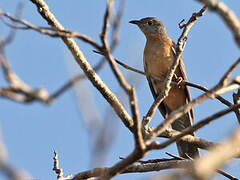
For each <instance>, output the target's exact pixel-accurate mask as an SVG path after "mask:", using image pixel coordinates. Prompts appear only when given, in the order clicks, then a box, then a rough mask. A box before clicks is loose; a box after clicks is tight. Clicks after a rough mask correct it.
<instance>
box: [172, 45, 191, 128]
mask: <svg viewBox="0 0 240 180" xmlns="http://www.w3.org/2000/svg"><path fill="white" fill-rule="evenodd" d="M172 43H173V48H174V50H175V49H176V44H175V43H174V42H173V41H172ZM174 50H173V53H174V54H176V52H175V51H174ZM178 67H179V69H180V73H181V76H182V78H183V80H185V81H187V74H186V71H185V66H184V63H183V60H182V57H181V58H180V61H179V65H178ZM185 93H186V97H187V102H190V101H191V100H192V98H191V94H190V91H189V88H188V87H187V86H186V87H185ZM190 115H191V118H192V123H193V124H194V115H193V109H190Z"/></svg>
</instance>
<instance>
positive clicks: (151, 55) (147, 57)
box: [144, 41, 174, 78]
mask: <svg viewBox="0 0 240 180" xmlns="http://www.w3.org/2000/svg"><path fill="white" fill-rule="evenodd" d="M173 59H174V56H173V52H172V49H171V44H170V43H166V42H162V43H160V42H152V41H147V43H146V46H145V49H144V67H145V72H146V73H147V74H152V75H155V76H159V77H162V78H164V77H165V76H164V75H166V74H167V72H168V69H169V67H170V66H171V64H172V63H173Z"/></svg>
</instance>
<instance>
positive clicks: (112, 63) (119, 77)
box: [101, 0, 131, 94]
mask: <svg viewBox="0 0 240 180" xmlns="http://www.w3.org/2000/svg"><path fill="white" fill-rule="evenodd" d="M107 2H108V4H107V9H106V12H105V15H104V25H103V28H102V33H101V41H102V44H103V53H104V55H105V57H106V58H107V59H108V61H109V64H110V67H111V69H112V71H113V73H114V75H115V77H116V78H117V80H118V82H119V84H120V85H121V87H122V88H123V89H124V90H125V92H126V93H127V94H129V93H130V90H131V86H130V85H129V84H128V83H127V81H126V80H125V78H124V76H123V75H122V73H121V71H120V70H119V68H118V67H117V63H116V62H115V59H114V57H113V56H112V54H111V52H110V48H109V45H108V41H107V30H108V26H109V15H110V12H111V9H112V3H113V0H108V1H107Z"/></svg>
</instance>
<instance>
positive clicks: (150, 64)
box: [129, 17, 199, 158]
mask: <svg viewBox="0 0 240 180" xmlns="http://www.w3.org/2000/svg"><path fill="white" fill-rule="evenodd" d="M129 23H132V24H136V25H137V26H138V27H139V28H140V29H141V31H142V32H143V33H144V35H145V36H146V39H147V42H146V46H145V49H144V70H145V73H146V77H147V80H148V83H149V86H150V89H151V91H152V94H153V97H154V98H157V96H158V94H159V93H160V92H161V90H162V88H163V82H162V81H159V80H156V79H153V78H152V77H151V75H154V76H156V77H158V78H160V79H162V80H164V79H165V78H166V75H167V72H168V69H169V68H170V66H171V65H172V63H173V61H174V59H175V51H174V50H175V48H176V45H175V43H174V42H173V41H172V40H171V39H170V38H169V37H168V34H167V32H166V29H165V27H164V25H163V23H162V22H161V21H159V20H158V19H156V18H153V17H147V18H143V19H141V20H133V21H130V22H129ZM175 77H177V79H179V80H180V79H182V80H187V76H186V71H185V67H184V64H183V60H182V57H181V59H180V62H179V65H178V67H177V69H176V71H175ZM190 100H191V97H190V92H189V89H188V88H187V87H185V86H174V85H172V86H171V90H170V91H169V94H168V96H167V97H166V98H165V100H164V101H163V102H162V103H161V104H160V105H159V110H160V112H161V114H162V115H163V117H164V118H167V116H168V114H170V113H171V112H172V111H174V110H176V109H178V108H179V107H181V106H183V105H185V104H186V102H187V101H190ZM191 118H192V119H193V111H192V110H191ZM171 126H172V128H173V129H174V130H177V131H182V130H184V129H185V128H187V127H189V126H191V120H190V115H189V113H186V114H185V115H183V116H182V117H181V118H178V119H177V120H176V121H175V122H173V123H172V124H171ZM177 148H178V152H179V155H180V156H181V157H184V158H188V156H189V157H191V158H194V157H197V156H199V151H198V149H197V147H195V146H194V145H191V144H189V143H187V142H183V141H177Z"/></svg>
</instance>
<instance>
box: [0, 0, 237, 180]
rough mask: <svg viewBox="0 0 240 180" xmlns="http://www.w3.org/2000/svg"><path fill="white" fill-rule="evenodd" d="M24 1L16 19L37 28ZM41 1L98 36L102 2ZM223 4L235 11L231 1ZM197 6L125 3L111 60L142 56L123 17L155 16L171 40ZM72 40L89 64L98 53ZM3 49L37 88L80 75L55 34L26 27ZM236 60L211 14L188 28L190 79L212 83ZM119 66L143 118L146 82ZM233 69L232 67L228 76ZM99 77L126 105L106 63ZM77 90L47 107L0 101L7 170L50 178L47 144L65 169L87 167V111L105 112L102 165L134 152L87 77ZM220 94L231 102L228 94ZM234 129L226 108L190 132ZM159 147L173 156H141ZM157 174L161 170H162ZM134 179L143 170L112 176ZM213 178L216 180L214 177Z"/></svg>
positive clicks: (215, 105) (134, 61)
mask: <svg viewBox="0 0 240 180" xmlns="http://www.w3.org/2000/svg"><path fill="white" fill-rule="evenodd" d="M18 2H19V1H8V0H3V1H1V3H0V6H1V8H2V10H3V11H4V12H9V13H11V14H14V12H15V8H16V5H17V3H18ZM23 2H24V5H25V6H24V13H23V17H22V18H24V19H25V20H27V21H29V22H31V23H33V24H35V25H37V26H47V24H46V22H45V21H44V20H43V19H42V18H41V16H40V15H39V14H38V12H37V10H36V8H35V6H34V5H33V4H32V3H31V2H30V1H23ZM46 2H47V4H48V5H49V7H50V10H51V11H52V12H53V13H54V14H55V16H56V17H57V19H58V20H59V21H60V22H61V23H62V25H63V26H64V27H65V28H67V29H70V30H73V31H77V32H79V33H83V34H86V35H88V36H90V37H92V38H93V39H94V40H96V41H97V42H100V40H99V36H98V35H99V32H100V31H101V28H102V19H103V14H104V11H105V7H106V1H104V0H98V1H93V0H90V1H76V0H75V1H74V0H67V1H59V0H51V1H50V0H48V1H46ZM224 2H225V3H226V4H227V5H228V6H229V7H230V8H232V9H233V10H234V11H235V13H236V14H237V15H239V12H240V6H239V2H238V1H224ZM119 3H121V1H117V2H116V6H118V5H119ZM116 6H115V7H116ZM201 7H202V5H201V4H199V3H198V2H196V1H177V0H172V1H156V0H149V1H138V0H131V1H127V3H126V7H125V13H124V16H123V19H122V23H121V27H120V32H119V36H120V42H119V46H118V47H117V49H116V51H115V52H114V53H113V54H114V57H116V58H117V59H120V60H122V61H123V62H124V63H127V64H128V65H130V66H133V67H136V68H138V69H141V70H143V60H142V53H143V49H144V44H145V38H144V36H143V34H142V33H141V32H140V30H139V29H138V28H137V27H135V26H133V25H131V24H129V23H128V22H129V21H130V20H133V19H140V18H142V17H146V16H153V17H157V18H159V19H160V20H161V21H162V22H163V23H164V24H165V27H166V29H167V32H168V34H169V36H170V37H171V38H172V39H173V40H174V41H175V42H176V41H177V39H178V37H179V36H180V34H181V30H180V29H179V28H178V23H179V22H180V21H181V20H182V19H183V18H184V19H186V20H187V19H188V18H189V17H190V16H191V15H192V13H193V12H196V11H198V10H200V8H201ZM116 9H117V8H116ZM0 26H1V28H0V35H1V36H6V35H7V33H8V32H9V28H7V27H6V26H5V25H3V24H2V23H0ZM77 43H78V45H79V47H80V49H81V50H82V51H83V53H84V55H85V57H86V58H87V59H88V60H89V62H90V63H91V64H92V65H94V64H96V63H97V62H99V60H100V58H101V57H100V56H99V55H97V54H94V53H93V52H92V50H93V48H92V47H91V46H89V45H86V44H85V43H83V42H80V41H78V40H77ZM6 54H7V58H8V61H9V63H10V65H11V67H12V69H13V70H14V71H15V72H16V73H17V74H18V75H19V77H20V78H21V79H23V80H24V81H25V82H26V83H28V84H29V85H31V86H32V87H44V88H46V89H47V90H48V91H49V92H50V93H51V92H54V91H55V90H56V89H58V88H59V87H60V86H61V85H62V84H64V83H65V82H66V81H67V80H69V79H70V78H71V77H72V76H73V75H74V74H76V73H80V72H81V69H80V68H79V67H78V66H77V64H76V63H75V61H74V59H73V58H72V56H71V54H70V53H69V52H68V50H66V48H65V45H64V44H63V42H62V41H61V40H60V39H57V38H55V39H54V38H49V37H47V36H45V35H41V34H39V33H37V32H34V31H30V30H29V31H18V33H17V37H16V39H15V40H14V42H13V43H12V44H10V45H9V46H8V47H7V52H6ZM238 57H239V49H238V48H237V46H236V44H235V42H234V40H233V38H232V35H231V33H230V31H229V30H228V29H227V27H226V25H225V24H224V23H223V22H222V21H221V19H220V18H219V17H218V16H217V15H216V14H214V13H212V12H207V13H206V14H205V15H204V16H203V17H201V18H200V19H199V21H197V22H196V23H195V25H194V26H193V28H192V29H191V30H190V33H189V38H188V41H187V45H186V48H185V50H184V53H183V58H184V63H185V67H186V70H187V74H188V79H189V81H190V82H193V83H197V84H200V85H203V86H206V87H208V88H211V87H213V86H214V85H215V84H216V83H217V82H218V80H219V78H220V77H221V76H222V75H223V73H224V72H225V71H226V70H227V68H229V66H230V65H231V64H232V63H233V62H234V61H235V60H236V59H237V58H238ZM121 70H122V73H123V74H124V75H125V76H126V77H127V79H129V82H130V83H132V84H134V85H136V87H137V96H138V102H139V108H140V113H141V116H143V115H145V114H146V112H147V110H148V108H149V106H150V105H151V103H152V102H153V98H152V95H151V93H150V90H149V88H148V84H147V81H146V79H145V78H144V77H143V76H141V75H138V74H135V73H133V72H129V71H127V70H125V69H123V68H121ZM239 72H240V71H239V68H238V69H237V70H236V72H235V73H234V75H237V74H239ZM99 74H100V76H101V78H102V79H103V80H104V82H105V83H106V84H107V85H108V86H109V87H110V88H111V90H112V91H113V92H114V93H116V94H118V95H120V99H121V101H124V102H127V101H126V95H125V94H124V93H123V91H122V90H121V89H120V87H119V85H118V83H117V81H116V80H115V79H114V76H113V74H112V72H111V70H110V68H109V67H108V65H107V64H106V65H105V67H104V68H103V69H102V70H101V71H100V72H99ZM234 75H233V76H234ZM0 85H1V87H2V86H4V85H6V83H5V81H4V78H3V77H2V76H0ZM78 87H79V88H76V89H75V91H76V92H77V94H78V96H79V97H78V98H77V97H76V93H75V92H74V91H73V90H70V91H68V92H66V93H64V94H63V95H62V96H61V97H59V98H58V99H57V100H56V101H55V102H54V103H53V104H52V105H49V106H46V105H42V104H40V103H38V102H35V103H33V104H28V105H25V104H19V103H15V102H12V101H9V100H6V99H0V109H1V111H0V112H1V118H0V128H1V131H2V136H3V140H4V143H5V145H6V147H7V150H8V158H9V161H10V163H11V164H12V165H13V166H14V167H16V168H18V169H23V170H26V171H27V172H28V173H29V174H31V176H32V177H34V178H35V179H39V180H47V179H55V178H56V175H55V174H54V173H53V171H52V166H53V160H52V157H53V149H56V150H57V151H58V153H59V159H60V166H61V167H62V168H63V169H64V172H65V173H66V174H69V173H72V174H75V173H77V172H80V171H84V170H87V169H90V168H92V167H91V157H93V154H92V153H93V152H92V151H91V149H92V147H93V145H94V143H93V141H92V138H91V136H89V131H88V130H87V128H86V124H85V122H84V120H86V116H89V117H92V118H94V117H95V116H100V117H101V118H100V123H101V122H103V121H104V119H106V118H107V117H108V118H109V119H112V120H110V121H107V126H110V127H111V128H113V130H114V131H113V132H114V133H113V134H111V136H110V137H111V138H110V139H112V141H113V142H114V143H113V144H112V145H111V147H110V149H109V153H108V156H107V159H106V162H105V163H104V166H112V165H113V164H114V163H116V162H117V161H119V159H118V157H119V156H123V157H124V156H127V155H128V154H129V153H130V152H131V151H132V150H133V146H134V142H133V137H132V134H131V133H130V132H129V131H128V130H127V129H126V128H125V127H124V126H123V124H122V123H121V122H120V120H119V119H118V118H117V117H116V116H114V115H113V112H112V110H111V108H110V107H109V105H108V104H107V102H106V101H105V100H104V98H103V97H101V95H100V94H99V93H98V92H97V91H96V90H95V89H94V88H93V86H92V85H91V84H90V83H89V82H87V81H82V82H80V85H79V86H78ZM86 94H87V95H90V96H91V98H92V101H93V104H94V106H95V108H94V109H93V110H92V111H91V113H90V114H89V113H87V114H86V112H85V111H84V109H83V108H84V107H85V106H86V103H87V104H89V102H88V101H89V99H86V97H85V96H86ZM191 94H192V96H193V97H197V96H198V95H200V94H202V92H201V91H199V90H196V89H192V88H191ZM224 97H225V98H227V99H228V100H230V101H232V94H231V93H228V94H226V95H224ZM125 105H126V106H127V104H125ZM79 108H80V109H79ZM85 108H86V107H85ZM223 108H225V106H224V105H223V104H220V103H219V102H218V101H216V100H208V101H206V102H204V103H203V104H201V105H199V106H197V107H196V108H195V109H194V110H195V120H196V121H197V122H198V121H200V120H201V119H203V118H204V117H207V116H208V115H210V114H213V113H214V112H217V111H219V110H221V109H223ZM84 112H85V114H84ZM84 117H85V118H84ZM160 120H161V121H162V120H163V119H162V117H161V116H160V113H159V112H157V113H156V115H155V117H154V119H153V121H152V125H156V124H158V123H159V122H160ZM108 123H109V124H108ZM97 125H99V124H97ZM237 126H238V123H237V120H236V118H235V116H234V114H233V113H231V114H229V115H226V116H224V117H222V118H220V119H218V120H217V121H215V122H213V123H211V124H209V125H208V126H207V127H205V128H203V129H201V130H199V131H198V132H197V133H196V134H197V135H198V136H199V137H202V138H205V139H208V140H210V141H219V140H221V139H222V138H224V137H225V136H229V135H230V134H231V133H232V132H233V131H234V129H235V127H237ZM166 151H168V152H171V153H177V152H176V147H175V145H172V146H170V147H169V148H167V149H166V150H163V151H154V152H151V153H150V154H149V155H148V156H147V157H146V158H145V159H150V158H161V157H167V156H166V155H165V154H164V152H166ZM203 153H204V152H203ZM239 165H240V162H239V160H235V161H234V163H233V164H229V165H228V166H226V167H224V169H225V170H226V171H227V172H229V173H231V174H232V175H234V176H236V177H240V174H239V170H238V169H237V166H238V167H239ZM160 173H166V171H164V172H160ZM150 174H155V173H147V175H150ZM141 177H144V175H142V174H130V175H120V176H118V177H116V178H115V179H125V178H130V179H139V178H141ZM216 178H217V179H223V178H222V177H221V176H217V177H216Z"/></svg>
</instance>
